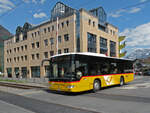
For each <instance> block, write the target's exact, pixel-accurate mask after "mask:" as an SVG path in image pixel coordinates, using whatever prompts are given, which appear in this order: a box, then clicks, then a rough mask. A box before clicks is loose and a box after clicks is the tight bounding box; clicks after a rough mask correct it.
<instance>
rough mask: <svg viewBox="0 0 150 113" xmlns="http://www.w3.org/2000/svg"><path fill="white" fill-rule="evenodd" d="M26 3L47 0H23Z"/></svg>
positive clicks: (40, 2)
mask: <svg viewBox="0 0 150 113" xmlns="http://www.w3.org/2000/svg"><path fill="white" fill-rule="evenodd" d="M23 1H24V2H25V3H34V4H37V3H39V4H43V3H45V1H46V0H23Z"/></svg>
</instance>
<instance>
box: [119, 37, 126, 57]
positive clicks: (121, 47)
mask: <svg viewBox="0 0 150 113" xmlns="http://www.w3.org/2000/svg"><path fill="white" fill-rule="evenodd" d="M125 38H126V36H120V37H119V57H120V58H121V57H124V56H125V55H126V53H127V51H124V52H121V50H122V49H124V48H125V47H126V42H125V41H124V40H125ZM122 41H124V42H123V43H122V44H121V42H122Z"/></svg>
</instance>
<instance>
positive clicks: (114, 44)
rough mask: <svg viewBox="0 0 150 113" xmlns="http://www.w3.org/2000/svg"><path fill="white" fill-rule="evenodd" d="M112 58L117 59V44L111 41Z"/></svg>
mask: <svg viewBox="0 0 150 113" xmlns="http://www.w3.org/2000/svg"><path fill="white" fill-rule="evenodd" d="M110 56H111V57H116V42H113V41H110Z"/></svg>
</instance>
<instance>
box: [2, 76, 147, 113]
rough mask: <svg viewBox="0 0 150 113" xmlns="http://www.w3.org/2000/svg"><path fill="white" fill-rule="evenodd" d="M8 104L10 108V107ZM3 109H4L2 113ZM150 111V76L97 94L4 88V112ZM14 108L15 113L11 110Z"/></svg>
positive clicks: (121, 112) (130, 112) (139, 112)
mask: <svg viewBox="0 0 150 113" xmlns="http://www.w3.org/2000/svg"><path fill="white" fill-rule="evenodd" d="M6 106H8V109H6ZM1 108H3V109H2V112H1ZM3 111H6V113H13V112H14V113H15V111H16V112H18V113H94V112H95V113H97V112H100V113H150V77H136V79H135V80H134V81H133V82H131V83H129V84H127V85H125V86H123V87H119V86H115V87H109V88H105V89H102V90H100V91H99V92H97V93H91V92H84V93H80V94H74V95H70V94H64V93H56V92H51V91H49V90H26V91H23V90H21V91H20V90H16V89H11V90H10V89H7V90H6V88H4V89H2V88H0V113H5V112H3ZM10 111H13V112H10Z"/></svg>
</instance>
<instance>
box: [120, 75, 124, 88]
mask: <svg viewBox="0 0 150 113" xmlns="http://www.w3.org/2000/svg"><path fill="white" fill-rule="evenodd" d="M123 85H124V77H121V78H120V86H123Z"/></svg>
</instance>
